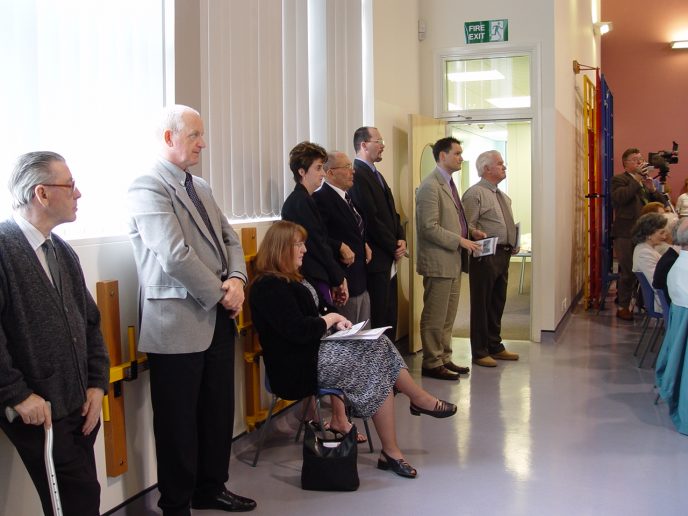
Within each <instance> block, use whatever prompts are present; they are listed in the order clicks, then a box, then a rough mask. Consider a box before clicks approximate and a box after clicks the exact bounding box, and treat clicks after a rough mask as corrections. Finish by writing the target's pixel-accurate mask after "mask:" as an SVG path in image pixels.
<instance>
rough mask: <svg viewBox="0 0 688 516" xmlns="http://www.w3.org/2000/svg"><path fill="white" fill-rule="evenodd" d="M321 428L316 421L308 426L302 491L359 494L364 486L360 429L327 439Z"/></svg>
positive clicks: (304, 443)
mask: <svg viewBox="0 0 688 516" xmlns="http://www.w3.org/2000/svg"><path fill="white" fill-rule="evenodd" d="M319 426H320V425H317V424H315V423H313V422H312V421H308V422H307V423H306V424H305V433H304V438H303V466H302V468H301V487H302V488H303V489H308V490H311V491H355V490H356V489H358V486H359V483H360V482H359V480H358V467H357V459H358V443H357V442H356V436H357V435H358V431H357V430H356V425H352V426H351V430H349V432H348V433H347V434H344V435H342V434H339V433H337V434H334V437H333V438H331V439H330V438H328V437H324V436H323V435H324V434H323V432H320V431H319ZM327 433H329V432H326V433H325V434H327Z"/></svg>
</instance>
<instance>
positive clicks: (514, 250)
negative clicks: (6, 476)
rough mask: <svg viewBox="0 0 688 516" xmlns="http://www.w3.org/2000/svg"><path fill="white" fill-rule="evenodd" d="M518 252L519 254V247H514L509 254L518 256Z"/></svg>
mask: <svg viewBox="0 0 688 516" xmlns="http://www.w3.org/2000/svg"><path fill="white" fill-rule="evenodd" d="M520 252H521V248H520V247H514V248H512V249H511V254H518V253H520Z"/></svg>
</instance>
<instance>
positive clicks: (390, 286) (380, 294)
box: [367, 271, 397, 342]
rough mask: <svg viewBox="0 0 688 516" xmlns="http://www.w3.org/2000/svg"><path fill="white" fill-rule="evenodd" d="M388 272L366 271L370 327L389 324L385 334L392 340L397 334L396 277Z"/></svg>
mask: <svg viewBox="0 0 688 516" xmlns="http://www.w3.org/2000/svg"><path fill="white" fill-rule="evenodd" d="M389 272H390V271H386V272H375V273H368V278H367V280H368V294H369V295H370V324H371V328H380V327H381V326H391V327H392V329H391V330H387V331H386V332H385V335H387V337H389V339H390V340H391V341H392V342H394V340H395V339H396V334H397V277H396V276H394V277H393V278H390V277H389Z"/></svg>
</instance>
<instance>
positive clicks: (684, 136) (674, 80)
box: [601, 0, 688, 201]
mask: <svg viewBox="0 0 688 516" xmlns="http://www.w3.org/2000/svg"><path fill="white" fill-rule="evenodd" d="M602 20H604V21H611V22H613V24H614V28H613V30H612V31H611V32H610V33H608V34H606V35H604V36H602V38H601V39H602V73H603V74H604V76H605V77H606V79H607V83H608V84H609V88H610V89H611V91H612V94H613V95H614V168H615V172H616V173H618V172H620V171H621V170H622V167H621V154H622V153H623V151H624V150H625V149H627V148H628V147H638V148H640V151H641V152H642V153H643V154H644V155H645V156H646V157H647V153H648V152H649V151H658V150H671V142H672V140H676V141H677V142H678V143H679V163H678V164H677V165H672V166H671V172H670V175H669V180H668V184H669V186H670V188H671V196H672V198H673V199H674V201H675V199H676V197H677V195H678V192H679V190H680V189H681V186H682V185H683V182H684V180H685V179H686V178H688V49H686V50H672V49H671V48H670V46H669V42H670V41H673V40H675V39H687V40H688V1H687V0H656V1H653V2H647V1H646V0H602Z"/></svg>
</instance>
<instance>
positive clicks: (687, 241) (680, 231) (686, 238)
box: [672, 218, 688, 246]
mask: <svg viewBox="0 0 688 516" xmlns="http://www.w3.org/2000/svg"><path fill="white" fill-rule="evenodd" d="M672 233H673V236H674V244H676V245H680V246H688V218H683V219H681V220H680V221H679V222H677V223H676V224H675V225H674V230H673V231H672Z"/></svg>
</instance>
